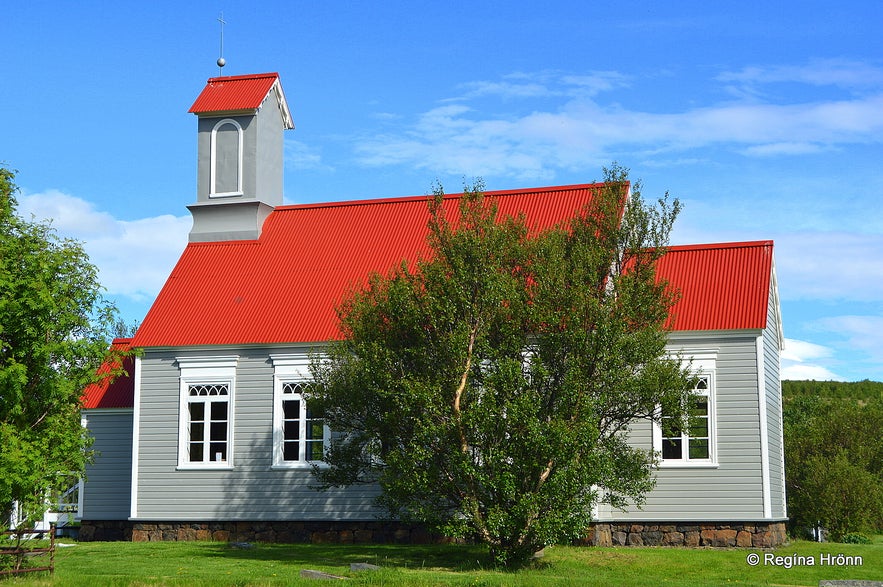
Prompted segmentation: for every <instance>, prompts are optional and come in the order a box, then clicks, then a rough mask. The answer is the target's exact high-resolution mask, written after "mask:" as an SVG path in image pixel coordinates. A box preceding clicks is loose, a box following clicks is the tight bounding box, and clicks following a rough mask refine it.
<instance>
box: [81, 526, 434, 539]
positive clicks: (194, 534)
mask: <svg viewBox="0 0 883 587" xmlns="http://www.w3.org/2000/svg"><path fill="white" fill-rule="evenodd" d="M79 539H80V540H81V541H84V542H91V541H114V540H122V541H132V542H163V541H165V542H170V541H171V542H174V541H192V540H207V541H216V542H272V543H279V544H294V543H312V544H334V543H340V544H389V543H398V544H428V543H433V542H446V541H447V540H445V539H444V538H441V537H439V536H436V535H433V534H431V533H430V532H428V531H427V530H426V529H425V528H422V527H420V526H412V525H407V524H402V523H398V522H384V521H370V522H129V521H102V520H89V521H86V520H84V521H83V522H82V523H81V524H80V536H79Z"/></svg>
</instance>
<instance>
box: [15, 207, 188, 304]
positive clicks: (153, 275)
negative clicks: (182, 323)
mask: <svg viewBox="0 0 883 587" xmlns="http://www.w3.org/2000/svg"><path fill="white" fill-rule="evenodd" d="M19 214H20V215H22V216H23V217H25V218H30V217H31V216H33V217H35V218H37V219H40V220H44V219H51V220H52V226H53V227H55V229H56V230H57V231H58V234H59V235H61V236H63V237H70V238H74V239H77V240H79V241H82V242H83V246H84V248H85V250H86V252H87V253H88V254H89V258H90V260H91V261H92V263H93V264H94V265H95V266H96V267H98V270H99V279H100V280H101V285H102V286H104V288H105V289H106V290H107V292H108V293H109V294H111V295H123V296H127V297H129V298H132V299H134V300H139V301H141V300H145V299H147V300H149V299H152V298H153V297H155V296H156V294H157V293H159V290H160V288H162V285H163V283H164V282H165V280H166V278H167V277H168V275H169V273H170V272H171V270H172V267H174V264H175V262H176V261H177V260H178V257H179V256H180V254H181V251H183V250H184V247H185V245H186V244H187V235H188V233H189V231H190V225H191V220H190V218H189V217H188V216H172V215H164V216H156V217H152V218H143V219H140V220H119V219H116V218H114V217H113V216H112V215H111V214H108V213H107V212H102V211H100V210H96V209H95V207H94V206H93V205H92V204H91V203H90V202H88V201H86V200H83V199H81V198H78V197H76V196H71V195H69V194H65V193H63V192H60V191H58V190H46V191H44V192H41V193H36V194H26V195H24V196H23V197H21V198H20V199H19Z"/></svg>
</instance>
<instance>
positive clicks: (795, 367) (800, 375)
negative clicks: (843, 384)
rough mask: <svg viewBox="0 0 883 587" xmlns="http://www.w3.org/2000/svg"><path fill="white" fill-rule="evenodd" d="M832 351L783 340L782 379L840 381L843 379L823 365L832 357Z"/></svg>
mask: <svg viewBox="0 0 883 587" xmlns="http://www.w3.org/2000/svg"><path fill="white" fill-rule="evenodd" d="M833 355H834V352H833V350H832V349H830V348H828V347H825V346H822V345H818V344H815V343H812V342H807V341H804V340H796V339H793V338H786V339H785V348H784V349H783V351H782V356H781V359H782V369H781V373H780V376H781V378H782V379H791V380H802V379H815V380H817V381H842V380H843V378H842V377H840V376H838V375H837V374H836V373H834V372H833V371H831V370H830V369H829V368H828V367H827V366H825V363H829V362H830V361H831V358H832V357H833Z"/></svg>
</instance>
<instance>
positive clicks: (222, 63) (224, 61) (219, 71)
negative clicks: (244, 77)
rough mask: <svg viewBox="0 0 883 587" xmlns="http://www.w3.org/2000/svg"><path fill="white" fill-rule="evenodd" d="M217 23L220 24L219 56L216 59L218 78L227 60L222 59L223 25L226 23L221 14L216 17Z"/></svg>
mask: <svg viewBox="0 0 883 587" xmlns="http://www.w3.org/2000/svg"><path fill="white" fill-rule="evenodd" d="M218 22H219V23H221V52H220V53H221V55H220V57H218V77H220V75H221V70H222V69H223V68H224V66H225V65H226V64H227V60H226V59H224V25H225V24H227V21H226V20H224V13H223V12H221V14H220V16H218Z"/></svg>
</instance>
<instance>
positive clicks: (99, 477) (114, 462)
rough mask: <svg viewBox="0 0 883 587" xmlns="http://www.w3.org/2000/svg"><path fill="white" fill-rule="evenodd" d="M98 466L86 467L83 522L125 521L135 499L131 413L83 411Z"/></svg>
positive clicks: (111, 410)
mask: <svg viewBox="0 0 883 587" xmlns="http://www.w3.org/2000/svg"><path fill="white" fill-rule="evenodd" d="M83 418H84V419H85V420H86V426H87V427H88V429H89V432H90V434H91V435H92V438H93V439H94V443H93V444H92V449H93V450H94V451H95V452H96V454H95V462H94V463H92V464H91V465H88V466H87V467H86V482H85V484H84V486H83V509H82V511H81V512H80V517H81V518H82V519H84V520H125V519H127V518H128V517H129V503H130V501H131V496H132V484H131V479H132V410H131V409H129V410H125V409H104V410H83Z"/></svg>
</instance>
